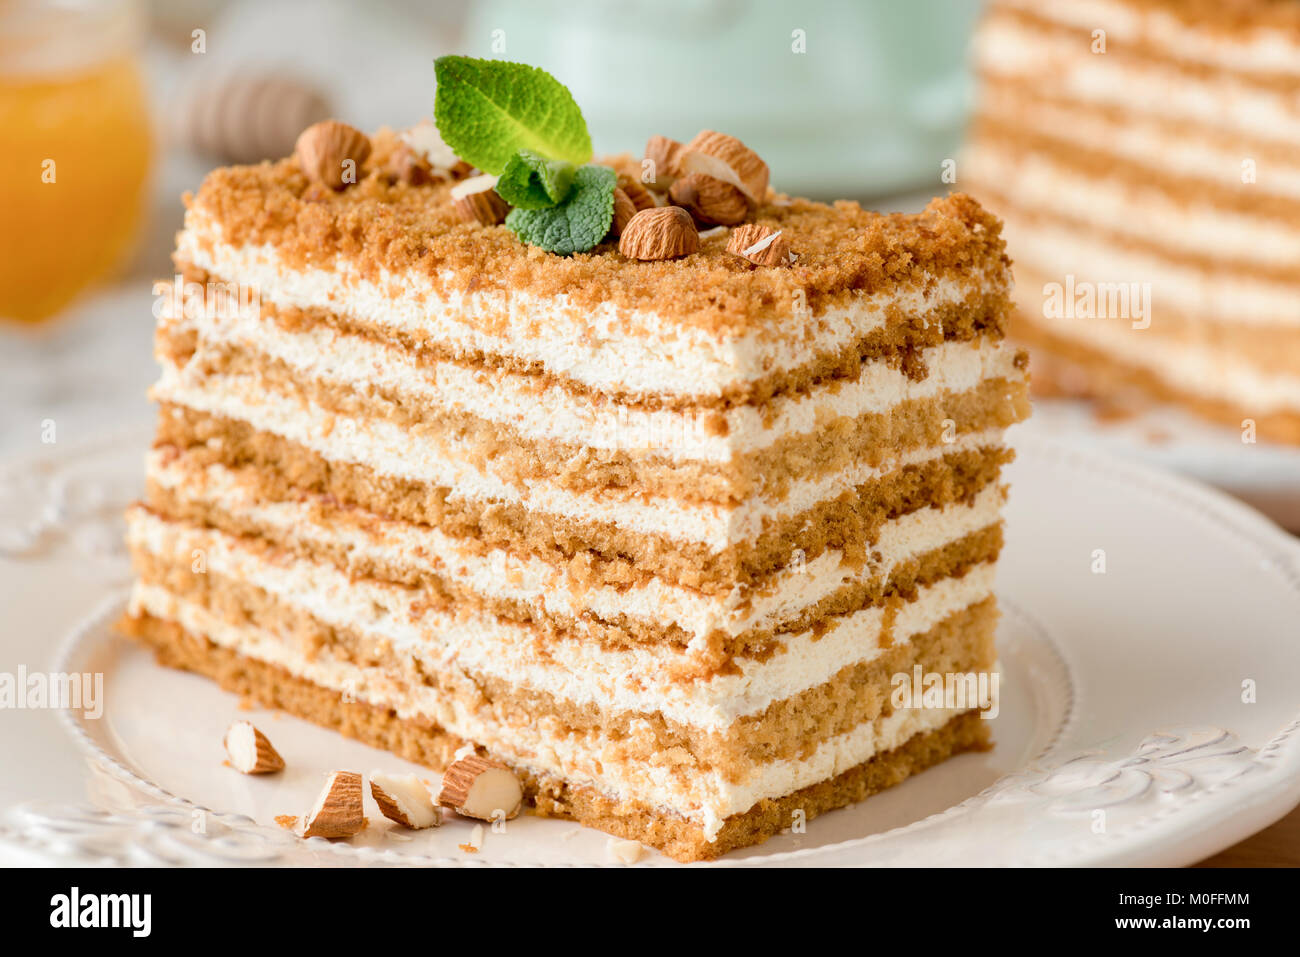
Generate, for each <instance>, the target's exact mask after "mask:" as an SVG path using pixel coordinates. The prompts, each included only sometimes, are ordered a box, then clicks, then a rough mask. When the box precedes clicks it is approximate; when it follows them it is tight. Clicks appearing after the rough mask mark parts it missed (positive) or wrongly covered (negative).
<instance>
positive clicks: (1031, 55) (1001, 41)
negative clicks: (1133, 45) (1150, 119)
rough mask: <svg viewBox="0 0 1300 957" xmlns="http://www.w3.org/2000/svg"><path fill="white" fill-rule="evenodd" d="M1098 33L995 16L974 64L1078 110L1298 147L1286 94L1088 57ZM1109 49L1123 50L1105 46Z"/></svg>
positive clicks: (1222, 77) (1151, 64)
mask: <svg viewBox="0 0 1300 957" xmlns="http://www.w3.org/2000/svg"><path fill="white" fill-rule="evenodd" d="M1055 6H1061V4H1056V5H1055ZM1102 28H1103V27H1102V25H1101V24H1094V25H1093V26H1092V27H1089V28H1088V30H1087V31H1086V32H1085V31H1083V30H1081V31H1080V32H1079V34H1078V36H1058V35H1056V34H1053V33H1049V32H1046V31H1043V30H1040V29H1035V28H1033V27H1031V26H1025V25H1023V24H1021V23H1019V22H1017V21H1016V20H1014V19H1012V18H1011V17H1008V16H998V15H996V14H995V15H993V16H992V17H990V18H989V19H988V20H987V21H986V22H985V23H984V25H983V27H982V28H981V29H980V30H979V32H978V33H977V34H976V37H975V41H974V60H975V63H976V64H977V66H978V68H979V71H980V72H981V73H983V74H984V75H986V76H990V77H996V78H998V79H1005V80H1017V81H1019V82H1022V83H1025V84H1031V85H1033V86H1034V87H1035V88H1036V89H1037V90H1038V91H1039V92H1041V93H1044V94H1050V95H1052V96H1061V97H1065V98H1068V99H1071V100H1075V101H1077V102H1079V103H1093V104H1097V105H1105V106H1110V107H1115V108H1117V109H1122V110H1125V111H1127V112H1131V113H1133V114H1135V115H1144V114H1145V115H1151V116H1162V117H1166V118H1169V119H1180V120H1185V121H1187V122H1191V123H1196V124H1199V125H1201V126H1203V127H1204V128H1205V129H1206V130H1217V131H1220V132H1222V133H1224V134H1227V133H1229V132H1235V133H1237V134H1239V135H1240V134H1244V135H1246V136H1251V137H1257V138H1258V139H1259V140H1262V141H1263V142H1266V143H1267V142H1276V143H1288V142H1289V143H1292V144H1294V143H1296V142H1297V141H1300V109H1297V108H1296V104H1295V102H1294V96H1293V95H1292V94H1289V93H1288V92H1287V91H1285V90H1279V89H1274V88H1269V87H1266V86H1260V85H1258V84H1253V83H1251V82H1249V81H1248V80H1247V79H1245V78H1243V77H1242V76H1240V75H1234V74H1232V73H1227V72H1225V73H1221V74H1217V75H1209V76H1204V77H1199V76H1194V75H1191V74H1188V73H1186V72H1184V71H1180V70H1177V69H1174V68H1172V67H1170V66H1169V65H1168V64H1164V63H1161V62H1159V61H1156V60H1137V59H1136V58H1134V57H1126V56H1122V55H1112V54H1111V53H1093V52H1091V31H1092V30H1093V29H1102ZM1108 50H1112V51H1113V50H1122V46H1112V45H1109V44H1108ZM1293 69H1294V66H1293Z"/></svg>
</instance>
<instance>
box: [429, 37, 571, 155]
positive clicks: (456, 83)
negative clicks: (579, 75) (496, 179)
mask: <svg viewBox="0 0 1300 957" xmlns="http://www.w3.org/2000/svg"><path fill="white" fill-rule="evenodd" d="M433 65H434V72H435V73H436V75H437V78H438V91H437V94H436V95H435V97H434V105H433V116H434V122H435V123H436V124H437V126H438V132H439V133H441V134H442V138H443V139H444V140H445V141H446V143H447V145H448V146H450V147H451V148H452V149H453V150H454V151H455V152H456V155H457V156H459V157H460V158H461V159H463V160H464V161H465V162H467V163H469V164H470V165H472V166H477V167H478V168H479V169H481V170H483V172H485V173H493V174H495V175H500V174H501V173H502V172H503V171H504V170H505V168H506V164H507V163H509V162H510V158H511V157H512V156H514V155H515V153H517V152H518V151H519V150H532V151H533V152H535V153H540V154H541V155H542V156H546V157H549V158H551V159H557V160H567V161H568V162H570V163H573V164H575V165H576V164H578V163H585V162H587V160H589V159H591V136H590V135H589V134H588V133H587V122H586V120H584V119H583V118H582V111H581V110H580V109H578V104H577V103H575V102H573V95H572V94H571V93H569V91H568V90H567V89H565V87H564V84H562V83H561V82H560V81H559V80H557V79H556V78H555V77H553V76H551V75H550V74H549V73H547V72H546V71H545V70H539V69H538V68H537V67H535V66H528V65H527V64H524V63H507V62H506V61H504V60H478V59H475V58H473V57H465V56H444V57H439V58H438V59H437V60H435V61H434V64H433Z"/></svg>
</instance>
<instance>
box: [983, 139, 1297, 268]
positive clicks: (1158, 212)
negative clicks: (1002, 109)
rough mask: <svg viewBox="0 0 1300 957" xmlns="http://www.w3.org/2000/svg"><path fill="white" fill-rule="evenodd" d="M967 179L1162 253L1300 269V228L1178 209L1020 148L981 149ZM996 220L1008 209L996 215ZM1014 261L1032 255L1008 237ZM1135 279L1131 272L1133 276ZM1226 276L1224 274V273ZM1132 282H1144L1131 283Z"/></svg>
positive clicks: (1189, 205) (1183, 205) (1227, 212)
mask: <svg viewBox="0 0 1300 957" xmlns="http://www.w3.org/2000/svg"><path fill="white" fill-rule="evenodd" d="M965 169H966V174H967V175H968V176H971V177H972V178H974V179H976V180H979V181H983V182H986V183H990V184H1006V185H1005V186H1003V187H1002V188H1003V189H1005V190H1006V192H1007V193H1008V194H1009V195H1010V196H1011V197H1013V198H1014V201H1015V203H1016V206H1017V208H1020V209H1027V210H1034V211H1036V212H1040V213H1043V214H1046V215H1053V216H1059V217H1063V218H1066V219H1068V220H1070V221H1072V222H1076V223H1081V224H1086V225H1088V226H1092V227H1094V228H1097V229H1104V230H1108V231H1110V232H1113V233H1116V234H1118V235H1120V236H1127V237H1132V238H1134V239H1139V240H1143V241H1145V242H1149V243H1154V244H1156V245H1157V247H1158V248H1165V249H1168V250H1170V251H1171V252H1174V251H1177V252H1182V253H1189V254H1193V255H1208V256H1212V257H1215V258H1223V259H1231V260H1235V261H1238V262H1241V263H1245V264H1249V265H1261V266H1282V267H1286V266H1294V265H1295V263H1297V262H1300V227H1298V226H1297V225H1296V224H1284V223H1282V222H1280V221H1278V220H1276V219H1267V218H1264V217H1261V216H1252V215H1249V214H1247V213H1243V212H1241V211H1239V210H1232V209H1225V208H1222V207H1217V206H1214V205H1213V204H1212V203H1209V202H1196V201H1190V202H1181V201H1176V200H1174V199H1172V198H1170V197H1169V196H1168V195H1167V194H1165V193H1163V192H1161V191H1159V190H1156V189H1151V188H1147V187H1138V186H1133V185H1131V184H1129V183H1126V182H1124V181H1122V180H1119V179H1113V178H1112V179H1099V178H1095V177H1090V176H1086V175H1082V174H1081V173H1080V172H1079V171H1078V170H1076V169H1073V168H1071V167H1068V166H1063V165H1062V164H1060V163H1057V162H1055V161H1054V160H1052V159H1051V158H1050V157H1048V156H1045V155H1040V154H1033V153H1025V152H1023V151H1017V150H1016V148H1015V144H1007V145H1006V146H1000V145H996V144H993V143H989V142H987V141H986V142H983V143H980V144H977V145H976V146H974V147H973V148H972V149H971V150H970V151H969V153H968V155H967V156H966V159H965ZM998 212H999V215H1001V213H1002V212H1003V210H999V211H998ZM1007 238H1008V242H1009V243H1012V244H1015V245H1013V247H1012V248H1013V250H1014V251H1015V254H1016V255H1024V254H1025V250H1026V248H1028V249H1029V250H1030V251H1031V252H1030V254H1031V255H1032V247H1026V246H1025V244H1024V243H1023V242H1021V241H1020V238H1019V237H1016V236H1014V235H1012V234H1011V233H1008V234H1007ZM1129 271H1130V272H1132V270H1131V269H1130V270H1129ZM1225 271H1226V270H1225ZM1132 278H1133V279H1134V280H1137V279H1141V278H1144V277H1140V276H1136V275H1135V276H1133V277H1132Z"/></svg>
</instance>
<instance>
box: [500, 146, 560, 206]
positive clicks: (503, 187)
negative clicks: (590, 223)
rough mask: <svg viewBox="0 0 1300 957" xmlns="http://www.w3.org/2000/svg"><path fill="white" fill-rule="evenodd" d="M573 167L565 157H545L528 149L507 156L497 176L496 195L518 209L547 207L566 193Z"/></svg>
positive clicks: (554, 204)
mask: <svg viewBox="0 0 1300 957" xmlns="http://www.w3.org/2000/svg"><path fill="white" fill-rule="evenodd" d="M574 170H575V167H574V165H573V164H572V163H570V162H568V161H567V160H553V159H547V158H546V157H545V156H542V155H541V154H540V153H534V152H533V151H532V150H520V151H519V152H517V153H516V154H515V155H514V156H512V157H510V162H508V163H506V168H505V171H504V172H503V173H502V174H501V177H500V178H499V179H498V180H497V185H496V190H497V195H498V196H500V197H501V198H502V199H504V200H505V201H506V202H507V203H509V204H510V205H511V206H515V207H518V208H519V209H549V208H550V207H552V206H556V205H559V204H560V203H561V202H563V200H564V198H565V197H566V196H568V195H569V188H570V187H571V186H572V185H573V174H574Z"/></svg>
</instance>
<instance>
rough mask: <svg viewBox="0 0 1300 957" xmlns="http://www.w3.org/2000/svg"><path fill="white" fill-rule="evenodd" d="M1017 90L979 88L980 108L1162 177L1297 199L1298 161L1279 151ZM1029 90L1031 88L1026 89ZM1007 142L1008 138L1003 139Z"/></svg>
mask: <svg viewBox="0 0 1300 957" xmlns="http://www.w3.org/2000/svg"><path fill="white" fill-rule="evenodd" d="M1017 92H1019V91H1015V92H1013V91H1008V90H1006V89H1005V88H1001V87H990V88H988V89H985V90H984V91H983V93H982V94H981V100H980V110H981V112H982V113H985V114H986V115H989V116H992V117H996V118H998V119H1002V120H1005V121H1006V122H1008V123H1012V124H1015V125H1016V126H1017V127H1021V128H1023V129H1027V130H1033V131H1034V132H1036V133H1040V134H1042V135H1045V136H1050V137H1052V138H1053V139H1056V140H1059V141H1060V142H1062V143H1068V144H1072V145H1075V146H1077V147H1078V148H1079V149H1082V150H1089V151H1092V152H1104V153H1107V154H1110V155H1113V156H1114V157H1116V158H1117V159H1121V160H1126V161H1128V162H1131V163H1137V164H1140V165H1142V166H1144V167H1146V168H1148V169H1158V170H1160V171H1161V173H1160V175H1161V176H1162V177H1179V176H1186V177H1193V178H1196V179H1200V180H1206V181H1208V182H1212V183H1217V184H1219V185H1221V186H1223V187H1226V188H1229V189H1240V190H1252V191H1253V190H1260V191H1263V193H1264V194H1265V195H1268V196H1281V197H1286V198H1288V199H1300V162H1296V158H1295V157H1294V156H1287V155H1286V154H1285V153H1284V152H1282V151H1269V152H1268V153H1267V155H1259V156H1257V155H1255V151H1254V150H1249V151H1245V150H1243V147H1242V144H1241V143H1240V142H1234V140H1235V139H1237V138H1236V137H1233V136H1232V135H1230V134H1229V135H1223V134H1220V135H1218V136H1212V135H1207V133H1206V131H1205V130H1202V129H1199V128H1186V127H1184V128H1180V129H1179V130H1178V131H1177V132H1176V133H1175V132H1173V131H1171V130H1170V129H1169V128H1168V127H1166V126H1162V125H1161V124H1159V123H1156V122H1152V121H1151V119H1150V118H1148V117H1131V118H1127V119H1125V120H1123V121H1120V122H1116V121H1115V120H1113V119H1111V118H1110V117H1109V116H1108V115H1107V114H1105V113H1101V112H1099V111H1097V110H1096V109H1094V108H1092V107H1091V106H1089V105H1088V104H1082V103H1081V104H1069V105H1064V104H1057V103H1041V102H1031V101H1026V99H1024V97H1022V96H1018V95H1017ZM1025 92H1026V93H1035V92H1037V90H1036V89H1035V90H1027V91H1025ZM1007 146H1008V148H1014V144H1011V143H1008V144H1007ZM1247 159H1253V160H1255V161H1256V163H1257V168H1256V177H1257V179H1256V181H1255V182H1252V183H1250V184H1243V183H1242V172H1243V169H1242V163H1243V161H1244V160H1247Z"/></svg>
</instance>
